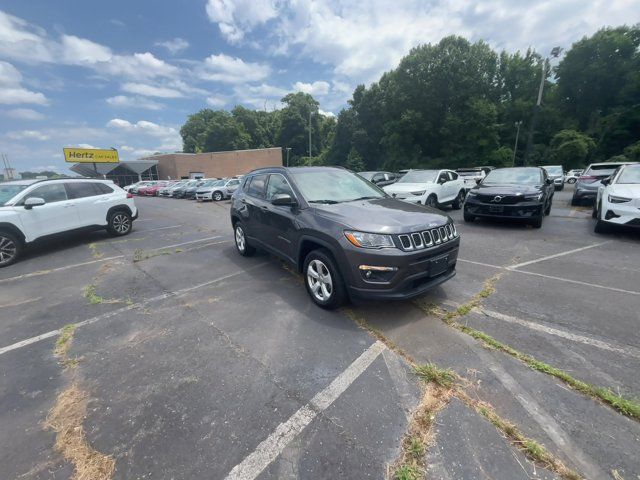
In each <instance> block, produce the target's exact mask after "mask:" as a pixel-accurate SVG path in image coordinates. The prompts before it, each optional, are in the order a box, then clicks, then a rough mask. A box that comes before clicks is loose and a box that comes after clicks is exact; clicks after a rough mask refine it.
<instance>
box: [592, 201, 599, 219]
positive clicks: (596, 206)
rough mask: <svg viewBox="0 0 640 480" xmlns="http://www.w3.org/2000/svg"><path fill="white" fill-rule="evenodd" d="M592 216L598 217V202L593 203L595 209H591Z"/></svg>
mask: <svg viewBox="0 0 640 480" xmlns="http://www.w3.org/2000/svg"><path fill="white" fill-rule="evenodd" d="M591 218H598V204H597V203H595V202H594V203H593V210H591Z"/></svg>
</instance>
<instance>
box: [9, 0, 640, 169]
mask: <svg viewBox="0 0 640 480" xmlns="http://www.w3.org/2000/svg"><path fill="white" fill-rule="evenodd" d="M576 12H578V14H576ZM638 21H640V0H608V1H604V0H593V1H589V2H584V1H583V0H555V1H546V0H537V1H534V0H528V1H524V0H484V1H482V2H472V1H469V0H428V1H417V0H398V1H394V2H389V1H388V0H361V1H341V0H325V1H317V0H235V1H233V0H172V1H163V2H160V1H150V0H129V1H122V0H110V1H107V2H93V1H86V0H84V1H78V0H65V1H54V0H29V1H24V0H2V2H0V152H2V153H6V154H8V156H9V158H10V160H11V162H12V164H13V166H14V167H15V168H17V169H18V170H28V169H30V170H39V169H54V170H58V171H60V172H64V171H66V165H65V164H64V161H63V158H62V147H64V146H83V145H86V146H94V147H99V148H110V147H115V148H117V149H118V150H119V151H120V156H121V158H123V159H134V158H138V157H140V156H144V155H147V154H149V153H152V152H155V151H175V150H180V149H181V140H180V136H179V129H180V126H181V125H182V124H183V123H184V121H185V119H186V117H187V115H188V114H189V113H193V112H195V111H197V110H199V109H201V108H204V107H211V108H224V109H231V108H233V106H235V105H236V104H242V105H245V106H247V107H250V108H260V109H264V108H266V109H269V110H272V109H274V108H279V106H280V102H279V100H280V98H282V97H283V96H284V95H285V94H286V93H288V92H291V91H304V92H308V93H311V94H312V95H314V97H315V98H316V99H318V100H319V101H320V108H321V110H323V111H324V112H326V114H333V113H338V112H339V111H340V109H341V108H343V107H344V106H345V105H346V101H347V100H348V99H349V98H350V96H351V93H352V92H353V88H354V87H355V86H356V85H357V84H359V83H365V84H368V83H370V82H372V81H375V80H377V79H378V78H379V76H380V74H381V73H382V72H384V71H386V70H389V69H391V68H394V67H395V66H396V65H397V63H398V61H399V60H400V58H402V56H404V55H405V54H406V53H407V52H408V51H409V49H410V48H411V47H413V46H415V45H418V44H421V43H428V42H437V41H438V40H440V38H442V37H443V36H445V35H449V34H460V35H463V36H465V37H467V38H469V39H471V40H478V39H483V40H485V41H487V42H489V43H490V44H491V45H492V46H493V47H495V48H500V49H502V48H505V49H508V50H510V51H515V50H525V49H526V48H528V47H530V46H531V47H533V48H535V49H536V50H537V51H539V52H541V53H543V54H544V53H546V52H548V50H549V49H550V48H551V47H553V46H554V45H560V46H563V47H565V48H566V47H569V46H570V45H571V43H572V42H573V41H576V40H578V39H580V38H581V37H583V36H584V35H589V34H591V33H593V32H595V31H596V30H597V29H598V28H600V27H602V26H604V25H621V24H624V23H627V24H632V23H636V22H638Z"/></svg>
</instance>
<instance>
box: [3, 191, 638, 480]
mask: <svg viewBox="0 0 640 480" xmlns="http://www.w3.org/2000/svg"><path fill="white" fill-rule="evenodd" d="M570 197H571V187H567V188H566V189H565V190H564V191H562V192H556V196H555V201H554V206H553V209H552V212H551V216H550V217H547V218H546V219H545V222H544V225H543V227H542V228H541V229H538V230H536V229H532V228H529V227H526V226H522V225H513V224H508V223H504V222H488V221H476V222H475V223H473V224H464V223H463V222H462V214H461V211H451V210H449V209H447V211H448V213H450V214H451V216H452V218H453V219H454V220H455V222H456V225H457V226H458V230H459V232H460V233H461V237H462V243H461V247H460V254H459V261H458V267H457V270H458V273H457V276H456V277H454V279H453V280H451V281H449V282H447V283H445V284H443V285H441V286H440V287H438V288H437V289H435V290H433V291H432V292H430V293H429V294H427V295H425V296H424V297H422V298H419V299H417V300H416V301H412V302H403V303H361V304H356V305H350V306H349V307H347V308H345V309H342V310H340V311H334V312H328V311H324V310H321V309H319V308H317V307H316V306H314V305H313V304H312V303H311V301H310V300H309V298H308V297H307V293H306V292H305V290H304V287H303V285H302V283H301V279H300V277H299V276H298V275H296V274H295V272H292V271H291V269H289V268H288V267H286V266H284V265H283V264H282V263H281V262H280V261H279V260H277V259H274V258H272V257H270V256H268V255H266V254H258V255H256V256H255V257H253V258H243V257H240V256H239V255H238V254H237V253H236V252H235V249H234V245H233V241H232V232H231V228H230V225H229V219H228V208H229V205H228V202H220V203H206V204H199V203H195V202H190V201H186V200H172V199H163V198H139V199H138V200H137V205H138V207H139V209H140V219H139V220H138V221H136V222H135V226H134V231H133V233H132V234H130V235H129V236H127V237H123V238H118V239H113V238H111V237H109V236H108V235H107V234H106V233H101V232H98V233H93V234H90V235H82V236H78V237H74V238H73V239H71V240H69V241H64V242H55V243H50V244H47V245H45V246H43V247H42V248H40V249H38V250H34V251H32V252H30V253H28V254H27V256H26V257H25V258H24V260H23V261H21V262H20V263H18V264H16V265H14V266H12V267H9V268H5V269H3V270H0V309H1V310H0V311H1V312H2V315H1V320H0V339H1V340H0V371H1V372H2V374H1V376H0V425H2V428H1V429H0V470H1V471H2V475H0V478H7V479H14V478H15V479H17V478H34V479H41V478H42V479H45V478H47V479H48V478H56V479H58V478H71V475H72V473H73V465H72V464H71V463H70V462H68V461H67V460H65V459H64V457H63V456H62V455H61V454H60V452H59V451H58V450H57V449H56V448H55V443H56V433H55V431H54V430H53V429H51V428H48V427H47V422H46V419H47V416H48V414H49V412H50V410H51V409H52V407H54V405H56V402H57V401H58V400H59V399H58V395H59V394H60V393H61V392H64V391H66V390H67V389H69V388H71V387H72V386H75V388H77V389H78V390H80V391H81V392H83V395H86V397H87V398H88V399H89V401H88V405H87V407H86V410H85V411H83V415H82V423H81V428H83V429H84V435H85V437H86V441H87V442H88V445H90V446H91V448H93V449H95V450H96V451H97V452H101V453H102V454H104V455H108V456H111V457H112V458H113V459H114V460H115V473H114V478H118V479H124V478H127V479H129V478H176V479H178V478H189V479H191V478H194V479H195V478H208V479H211V478H221V479H222V478H241V479H253V478H260V479H268V478H274V479H275V478H353V479H361V478H384V477H385V476H386V475H387V474H388V471H389V465H391V464H392V463H393V462H394V461H395V460H396V458H397V457H398V455H399V452H400V448H401V444H402V440H403V436H404V434H405V432H406V431H407V428H408V425H409V422H410V418H411V414H412V412H413V411H414V409H415V408H416V406H417V405H418V404H419V403H420V401H421V397H422V392H421V385H420V382H419V380H418V379H417V378H416V377H415V375H413V373H412V369H411V366H410V362H411V361H413V362H415V363H417V364H424V363H428V362H432V363H435V364H437V365H438V366H439V367H442V368H451V369H453V370H454V371H455V372H456V373H457V374H458V375H459V376H461V377H463V378H464V379H467V380H468V382H467V383H466V384H465V390H466V392H467V395H469V397H470V398H473V399H475V400H478V401H482V402H486V403H487V404H490V405H491V406H492V407H493V408H494V409H495V411H496V412H497V413H498V414H499V415H500V416H501V417H502V418H504V419H507V420H509V421H510V422H513V423H514V424H516V425H517V426H518V427H519V429H520V430H521V431H522V432H523V433H524V434H525V435H526V436H527V437H529V438H532V439H535V440H537V441H538V442H540V443H541V444H543V445H544V446H545V447H546V448H547V449H548V450H549V452H551V453H552V454H553V455H554V456H555V457H557V458H558V459H560V460H561V461H563V462H564V463H565V464H566V465H567V466H569V467H570V468H572V469H573V470H575V471H577V472H579V473H580V474H581V476H583V477H585V478H594V479H601V478H614V479H616V480H617V479H618V478H624V479H631V478H640V455H638V452H639V451H640V423H639V422H638V420H637V419H633V418H630V417H629V416H625V415H623V414H621V413H620V412H618V411H616V410H614V409H613V408H611V407H610V406H608V405H605V404H604V403H602V402H599V401H596V400H595V399H593V398H591V397H589V396H587V395H584V394H582V393H579V392H576V391H575V390H574V389H571V388H569V387H568V386H567V385H566V382H562V381H560V380H558V379H557V378H555V377H553V376H550V375H548V374H545V373H541V372H539V371H534V370H532V369H531V368H529V367H528V366H527V365H526V364H525V363H523V362H522V361H521V360H518V359H516V358H514V357H513V356H511V355H507V354H505V353H503V352H502V351H499V350H496V349H490V348H487V347H486V345H485V344H484V343H482V342H481V341H478V340H476V339H474V338H472V336H470V335H469V334H467V333H465V332H464V331H461V330H460V329H456V328H453V327H452V326H450V325H448V324H446V323H445V322H444V321H443V315H442V313H441V312H444V311H449V312H451V311H454V310H456V309H457V308H459V307H460V306H464V305H468V304H469V302H470V301H471V300H472V299H473V298H477V297H476V296H477V295H478V293H479V292H482V291H483V289H486V288H487V285H486V282H487V280H489V279H491V292H489V293H488V294H487V295H486V296H483V297H482V301H481V303H480V304H474V306H475V308H473V309H470V310H469V311H468V312H466V313H465V314H464V315H462V316H460V318H457V319H456V321H457V323H458V324H461V325H464V326H466V327H470V328H473V329H474V331H480V332H483V333H485V334H487V335H490V336H491V337H493V338H494V339H496V340H497V341H499V342H502V343H503V344H504V345H507V346H510V347H512V348H513V349H516V350H517V351H519V352H522V353H523V354H527V355H531V356H533V357H535V359H536V360H539V361H541V362H545V363H547V364H549V365H551V366H553V367H556V368H557V369H560V370H562V371H564V372H567V373H568V374H569V375H571V376H572V377H573V378H575V379H578V380H581V381H584V382H587V383H589V384H592V385H595V386H602V387H606V388H609V389H611V390H612V391H613V392H615V393H617V394H619V395H622V396H624V397H628V398H638V397H640V368H639V367H640V329H638V324H639V322H640V309H639V308H638V306H640V253H639V252H640V249H639V246H640V235H639V234H638V233H636V232H627V231H621V232H616V233H614V234H611V235H606V236H604V235H597V234H595V233H593V220H592V219H591V211H590V209H589V208H580V207H571V206H570V205H569V200H570ZM438 312H439V313H438ZM354 320H357V321H358V322H359V323H360V325H358V324H356V322H355V321H354ZM67 325H75V326H76V328H75V331H73V334H72V340H70V341H69V344H68V348H69V349H68V352H65V353H64V355H62V356H61V355H60V352H58V356H57V357H56V356H55V355H54V350H55V349H56V344H57V342H58V339H59V338H60V334H61V331H60V330H61V329H63V327H65V326H67ZM363 325H364V326H365V328H363ZM371 331H373V332H374V334H372V333H371ZM58 345H59V342H58ZM62 357H63V358H62ZM49 416H51V414H49ZM434 422H435V430H436V436H435V439H434V442H433V444H432V446H431V447H430V448H429V451H428V453H427V464H428V468H427V476H428V478H430V479H431V478H433V479H459V478H465V479H466V478H505V479H519V478H522V479H526V478H559V477H558V475H557V473H554V472H552V471H547V470H545V468H544V466H541V465H539V464H538V465H536V464H534V463H532V461H531V460H530V459H528V458H527V457H526V456H525V455H524V454H523V453H522V452H520V450H519V449H518V448H516V445H514V443H513V442H511V441H510V440H509V439H508V438H505V436H504V435H503V433H502V432H501V431H499V430H497V429H496V428H494V427H493V426H492V425H491V423H489V422H488V421H487V420H486V419H485V418H484V417H482V416H481V415H478V414H477V412H476V411H474V410H473V409H470V408H469V407H468V406H467V405H465V404H463V403H461V402H460V401H458V400H457V399H455V398H454V399H452V400H451V401H450V402H448V403H447V404H446V405H445V406H444V408H443V409H442V410H440V411H439V412H437V415H436V416H435V419H434ZM617 476H619V477H617Z"/></svg>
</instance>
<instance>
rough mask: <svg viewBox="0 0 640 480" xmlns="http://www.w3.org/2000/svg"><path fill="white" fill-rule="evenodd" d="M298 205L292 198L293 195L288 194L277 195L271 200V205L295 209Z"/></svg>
mask: <svg viewBox="0 0 640 480" xmlns="http://www.w3.org/2000/svg"><path fill="white" fill-rule="evenodd" d="M297 204H298V203H297V202H296V201H295V200H294V199H293V198H291V195H289V194H288V193H279V194H277V195H274V196H273V199H271V205H280V206H289V207H293V206H294V205H297Z"/></svg>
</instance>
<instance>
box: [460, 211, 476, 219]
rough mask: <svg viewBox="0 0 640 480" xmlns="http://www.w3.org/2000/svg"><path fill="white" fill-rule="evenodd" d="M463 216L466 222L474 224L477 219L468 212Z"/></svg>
mask: <svg viewBox="0 0 640 480" xmlns="http://www.w3.org/2000/svg"><path fill="white" fill-rule="evenodd" d="M462 216H463V217H464V221H465V222H473V221H474V220H475V219H476V217H475V216H474V215H471V214H470V213H467V211H466V210H465V211H464V213H463V214H462Z"/></svg>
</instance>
